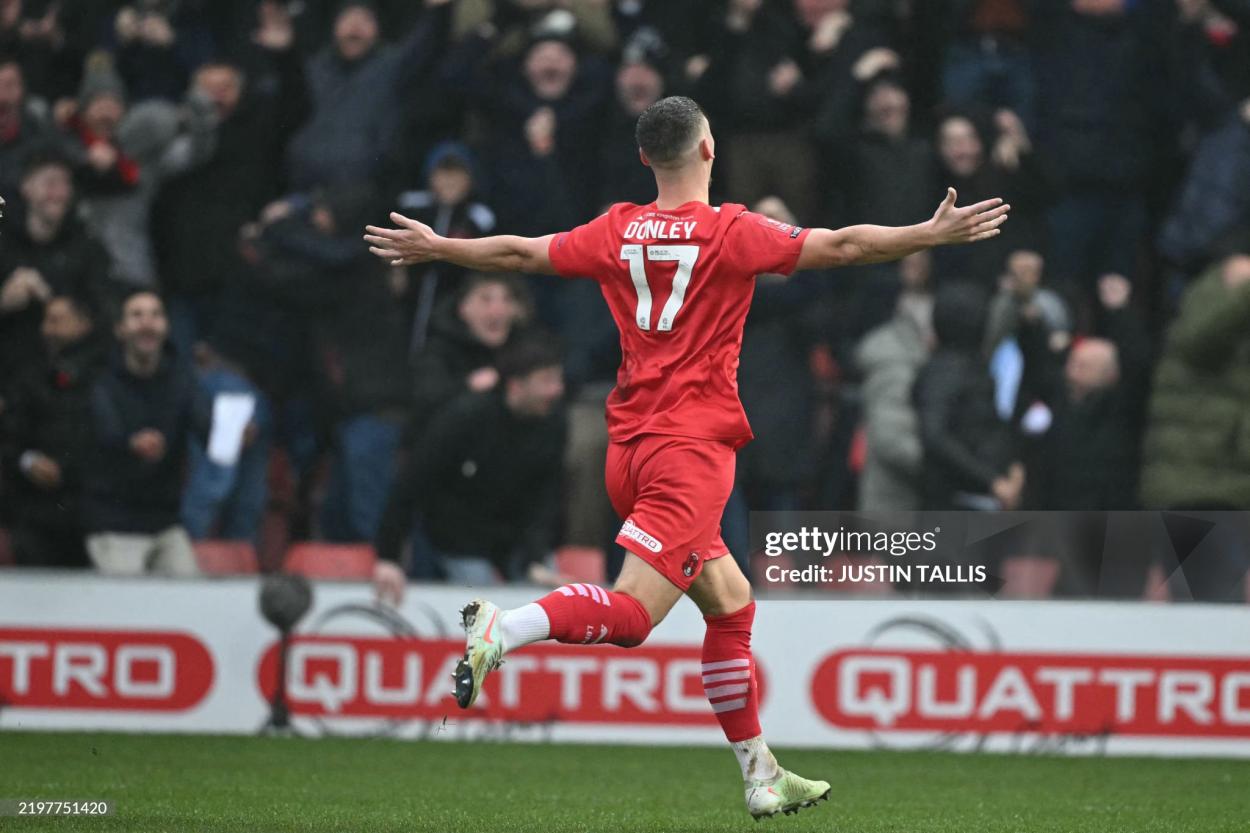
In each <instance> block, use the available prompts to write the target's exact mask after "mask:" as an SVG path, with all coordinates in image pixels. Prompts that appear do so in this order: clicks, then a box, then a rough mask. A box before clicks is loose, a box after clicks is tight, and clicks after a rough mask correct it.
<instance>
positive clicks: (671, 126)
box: [634, 95, 706, 168]
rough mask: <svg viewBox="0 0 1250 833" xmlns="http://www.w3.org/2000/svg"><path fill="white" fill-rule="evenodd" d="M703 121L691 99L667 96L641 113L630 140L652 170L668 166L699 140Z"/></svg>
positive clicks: (702, 115)
mask: <svg viewBox="0 0 1250 833" xmlns="http://www.w3.org/2000/svg"><path fill="white" fill-rule="evenodd" d="M705 118H706V116H705V115H704V113H703V108H702V107H700V106H699V105H698V103H696V102H695V100H694V99H692V98H686V97H685V96H684V95H670V96H669V97H668V98H661V99H660V100H659V101H657V102H656V103H655V104H652V105H651V106H650V107H648V108H647V109H646V110H643V111H642V115H641V116H639V117H638V126H637V127H636V128H635V129H634V137H635V138H636V139H637V140H638V147H639V148H640V149H641V150H642V152H643V153H644V154H646V156H647V160H648V161H649V162H650V163H651V165H652V166H653V167H660V168H663V167H666V166H671V165H673V163H675V162H678V161H680V160H681V158H682V157H683V156H685V155H686V153H687V152H688V151H689V150H690V149H691V148H692V147H693V146H694V144H695V142H697V141H698V140H699V137H700V136H701V135H702V133H703V120H704V119H705Z"/></svg>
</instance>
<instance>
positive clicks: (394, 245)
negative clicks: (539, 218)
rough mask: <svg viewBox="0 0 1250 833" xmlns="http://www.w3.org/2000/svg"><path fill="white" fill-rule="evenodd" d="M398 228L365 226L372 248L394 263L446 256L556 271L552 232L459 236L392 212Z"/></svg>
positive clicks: (471, 264)
mask: <svg viewBox="0 0 1250 833" xmlns="http://www.w3.org/2000/svg"><path fill="white" fill-rule="evenodd" d="M391 222H393V223H394V224H395V225H396V226H397V228H381V227H379V226H366V227H365V240H366V241H367V242H368V243H369V251H371V252H373V253H374V254H375V255H377V256H378V257H380V258H382V259H383V260H385V261H386V262H388V263H390V264H391V265H392V266H411V265H412V264H414V263H428V262H430V261H432V260H445V261H447V262H448V263H454V264H456V265H457V266H463V267H464V268H466V269H472V270H474V271H477V272H525V273H526V274H530V275H554V274H555V269H553V268H552V266H551V259H550V258H549V257H548V256H547V248H548V246H549V245H550V244H551V238H552V235H547V236H546V237H516V236H514V235H510V234H500V235H495V236H494V237H480V238H478V239H477V240H457V239H453V238H450V237H442V236H441V235H438V234H435V233H434V230H433V229H432V228H430V227H429V226H427V225H426V224H425V223H422V222H418V221H417V220H413V219H411V218H409V217H405V216H404V215H403V214H400V213H398V212H396V211H392V212H391Z"/></svg>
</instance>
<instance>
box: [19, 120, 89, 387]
mask: <svg viewBox="0 0 1250 833" xmlns="http://www.w3.org/2000/svg"><path fill="white" fill-rule="evenodd" d="M21 182H22V184H21V197H22V199H21V201H20V202H19V203H18V204H16V205H14V206H12V209H11V211H12V214H11V220H10V222H9V224H8V228H7V230H6V231H5V235H4V241H3V245H0V380H11V379H14V378H16V377H17V376H18V375H19V374H20V373H21V372H22V371H23V370H25V369H28V368H32V367H35V366H38V365H39V363H40V360H41V356H42V353H43V345H42V342H41V340H40V335H39V328H40V325H41V322H42V321H43V316H44V304H45V303H47V301H48V300H49V299H51V298H52V297H54V296H57V295H74V296H79V297H84V298H91V299H95V298H96V297H97V296H99V295H100V294H102V293H103V292H104V291H105V289H106V282H107V275H108V269H109V265H108V255H107V254H106V253H105V251H104V248H103V247H102V246H101V245H100V244H99V243H97V242H96V241H95V240H94V239H93V238H92V237H91V236H90V235H89V234H88V233H87V230H86V228H85V227H84V226H83V224H82V223H80V222H78V220H77V218H76V217H75V216H74V211H73V209H74V180H73V177H72V176H71V173H70V166H69V162H68V161H67V159H66V157H65V156H63V155H62V154H61V153H60V151H59V150H58V149H57V148H56V147H54V146H51V145H45V146H41V147H36V148H34V149H32V150H31V152H30V153H29V154H28V156H27V159H26V162H25V165H24V167H23V174H22V180H21ZM3 387H4V383H3V382H2V381H0V390H2V388H3Z"/></svg>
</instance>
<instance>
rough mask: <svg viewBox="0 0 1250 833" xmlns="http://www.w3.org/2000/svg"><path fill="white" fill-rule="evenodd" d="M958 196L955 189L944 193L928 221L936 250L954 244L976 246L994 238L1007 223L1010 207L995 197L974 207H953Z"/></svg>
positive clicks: (949, 189) (948, 189)
mask: <svg viewBox="0 0 1250 833" xmlns="http://www.w3.org/2000/svg"><path fill="white" fill-rule="evenodd" d="M956 196H957V194H956V193H955V189H954V188H947V189H946V199H944V200H942V204H941V205H939V206H938V209H937V211H936V212H934V214H933V219H931V220H929V226H930V230H931V231H932V233H933V236H934V238H935V239H936V240H937V243H936V245H938V246H949V245H952V244H956V243H975V242H976V241H978V240H988V239H989V238H991V237H994V236H996V235H997V234H998V233H999V232H1000V231H1002V229H1000V228H999V226H1001V225H1002V224H1003V223H1005V222H1007V212H1008V211H1010V210H1011V206H1010V205H1007V204H1006V203H1004V202H1003V201H1002V200H1001V199H999V198H998V197H995V198H994V199H992V200H985V201H984V202H979V203H976V204H974V205H965V206H963V207H962V208H956V207H955V198H956Z"/></svg>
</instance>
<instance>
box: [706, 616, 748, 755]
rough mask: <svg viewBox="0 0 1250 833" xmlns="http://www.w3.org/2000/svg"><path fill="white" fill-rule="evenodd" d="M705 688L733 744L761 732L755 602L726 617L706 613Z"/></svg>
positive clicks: (713, 708)
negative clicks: (753, 637)
mask: <svg viewBox="0 0 1250 833" xmlns="http://www.w3.org/2000/svg"><path fill="white" fill-rule="evenodd" d="M703 621H705V622H707V633H706V634H705V635H704V636H703V691H704V692H705V693H706V694H707V699H708V702H710V703H711V704H712V711H714V712H715V713H716V719H717V720H719V721H720V726H721V728H722V729H724V730H725V737H727V738H729V742H730V743H737V742H739V741H744V740H748V739H749V738H753V737H755V736H757V735H759V734H760V703H759V690H758V688H757V687H756V684H755V662H754V660H752V659H751V623H752V622H754V621H755V602H751V603H750V604H749V605H747V606H746V607H744V608H742V610H739V611H737V612H736V613H730V614H727V615H725V616H704V617H703Z"/></svg>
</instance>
